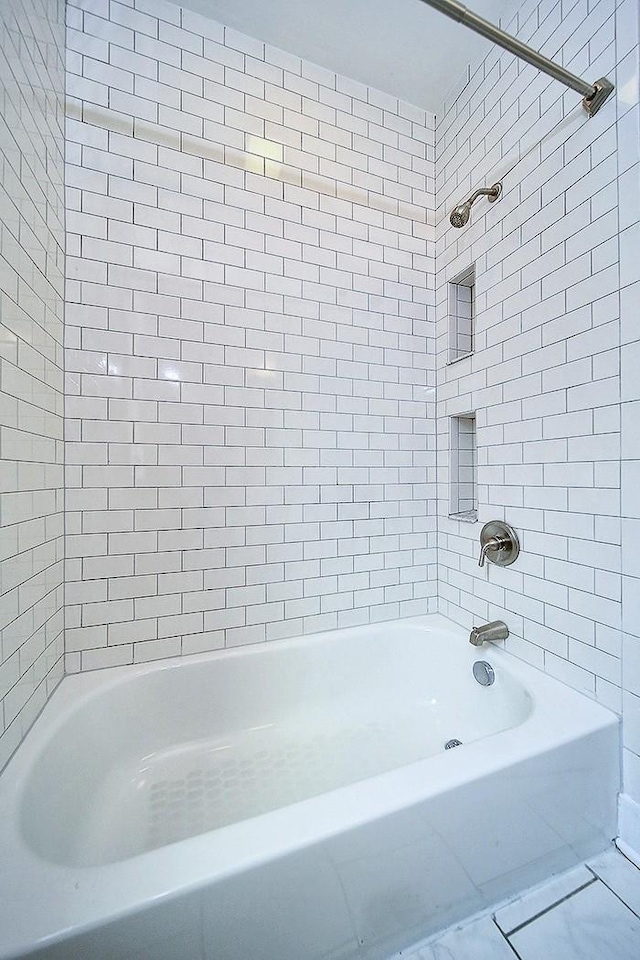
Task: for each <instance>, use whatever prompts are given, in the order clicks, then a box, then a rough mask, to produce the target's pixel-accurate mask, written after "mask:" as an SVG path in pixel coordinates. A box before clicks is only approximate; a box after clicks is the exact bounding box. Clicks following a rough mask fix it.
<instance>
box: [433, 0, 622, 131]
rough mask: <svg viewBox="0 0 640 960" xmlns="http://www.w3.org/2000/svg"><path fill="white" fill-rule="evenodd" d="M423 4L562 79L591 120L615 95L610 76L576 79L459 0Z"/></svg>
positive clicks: (550, 74) (555, 78)
mask: <svg viewBox="0 0 640 960" xmlns="http://www.w3.org/2000/svg"><path fill="white" fill-rule="evenodd" d="M422 2H423V3H426V4H427V5H428V6H430V7H433V8H434V10H439V11H440V13H444V14H445V16H447V17H451V19H452V20H457V21H458V22H459V23H463V24H464V25H465V26H466V27H469V29H470V30H475V32H476V33H479V34H480V35H481V36H483V37H486V38H487V39H488V40H491V41H493V43H497V44H498V46H499V47H504V49H505V50H508V51H509V53H513V54H515V56H516V57H520V59H521V60H526V61H527V63H530V64H531V65H532V66H534V67H537V69H538V70H541V71H542V72H543V73H548V74H549V76H550V77H553V78H554V80H559V81H560V83H564V84H565V86H567V87H571V89H572V90H576V91H577V92H578V93H581V94H582V96H583V98H584V99H583V101H582V105H583V106H584V108H585V110H586V111H587V113H588V114H589V116H590V117H593V116H595V114H596V113H597V112H598V110H599V109H600V107H601V106H602V104H603V103H604V102H605V100H606V99H607V97H608V96H609V95H610V94H611V93H613V90H614V86H613V84H612V83H611V81H610V80H607V78H606V77H601V78H600V80H596V82H595V83H587V82H586V81H585V80H581V79H580V77H576V75H575V74H574V73H570V72H569V71H568V70H565V68H564V67H560V66H559V65H558V64H557V63H554V62H553V60H548V59H547V57H543V56H542V54H541V53H538V51H537V50H534V49H533V48H532V47H528V46H527V45H526V43H522V42H521V41H520V40H516V39H515V37H512V36H510V35H509V34H508V33H505V31H504V30H500V28H499V27H496V26H495V25H494V24H493V23H490V22H489V20H484V19H483V18H482V17H479V16H478V14H477V13H474V12H473V11H472V10H468V9H467V7H465V6H463V5H462V4H461V3H458V2H457V0H422Z"/></svg>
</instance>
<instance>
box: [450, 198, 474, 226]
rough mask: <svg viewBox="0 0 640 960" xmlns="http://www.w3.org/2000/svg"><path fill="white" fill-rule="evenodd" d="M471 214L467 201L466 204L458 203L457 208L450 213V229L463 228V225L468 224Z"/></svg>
mask: <svg viewBox="0 0 640 960" xmlns="http://www.w3.org/2000/svg"><path fill="white" fill-rule="evenodd" d="M470 214H471V204H470V203H469V201H468V200H467V201H466V203H459V204H458V206H457V207H454V208H453V210H452V211H451V215H450V217H449V220H450V221H451V226H452V227H464V226H465V224H467V223H468V222H469V216H470Z"/></svg>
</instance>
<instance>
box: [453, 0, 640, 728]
mask: <svg viewBox="0 0 640 960" xmlns="http://www.w3.org/2000/svg"><path fill="white" fill-rule="evenodd" d="M637 12H638V8H637V2H636V0H622V2H618V3H617V2H616V0H598V2H593V0H589V2H588V0H563V2H557V0H553V2H551V0H544V2H542V3H534V2H525V3H524V4H523V5H522V6H521V8H520V11H519V13H518V14H517V15H516V16H515V18H514V19H513V21H512V22H511V23H509V24H507V25H506V28H507V29H508V30H509V31H510V32H514V33H516V34H517V36H518V37H520V38H521V39H522V40H524V41H525V42H527V43H530V44H531V45H532V46H533V47H535V48H538V49H541V50H542V52H543V53H545V54H547V55H548V56H550V57H552V58H554V59H556V60H558V61H559V62H560V63H562V64H564V65H565V66H566V67H568V68H569V69H570V70H572V71H573V72H575V73H577V74H579V75H581V76H584V77H585V78H586V79H588V80H596V79H597V78H598V77H601V76H603V75H608V76H610V77H611V78H612V79H613V80H614V82H615V83H616V93H615V97H612V98H611V99H610V101H609V102H607V104H606V105H605V106H604V107H603V108H602V109H601V111H600V112H599V113H598V114H597V116H595V117H594V118H592V119H587V117H586V114H585V113H584V112H583V110H582V107H581V104H580V97H579V95H577V94H575V93H573V92H572V91H569V90H566V89H565V88H564V87H563V86H561V85H560V84H559V83H557V82H555V81H553V80H550V79H549V78H548V77H545V76H544V75H542V74H540V73H538V72H537V71H535V70H534V69H533V68H532V67H529V66H527V65H525V64H523V63H518V62H517V61H516V60H515V59H514V58H513V57H512V56H510V55H508V54H506V53H504V54H503V53H500V52H499V51H494V52H493V53H492V54H491V55H490V56H489V57H488V58H487V59H486V60H485V61H484V62H483V63H482V64H480V66H479V67H478V68H477V69H476V70H474V71H473V72H472V75H471V78H470V80H469V82H468V83H466V84H465V85H463V86H462V88H461V89H460V90H459V91H458V92H457V94H455V95H453V96H452V97H451V98H450V101H449V103H448V105H447V107H446V110H445V113H444V116H443V117H442V118H441V119H439V121H438V124H437V127H436V169H437V199H438V227H437V230H438V240H437V258H438V259H437V265H438V280H437V308H436V309H437V318H438V320H437V323H438V417H439V422H438V429H439V478H440V494H439V521H438V522H439V548H440V551H439V561H440V567H439V569H440V609H441V610H442V612H443V613H446V614H448V615H449V616H451V617H453V619H455V620H457V621H459V622H461V623H463V624H465V625H468V626H470V625H471V624H472V623H473V622H474V621H475V622H478V621H480V622H481V621H486V620H492V619H497V618H501V619H504V620H505V621H506V623H507V624H508V626H509V628H510V630H511V638H510V639H509V641H508V642H507V644H508V648H509V649H510V650H511V651H512V652H514V653H515V654H517V655H518V656H520V657H523V658H525V659H527V660H529V661H531V662H532V663H534V664H535V665H536V666H538V667H541V668H542V669H544V670H546V671H547V672H548V673H551V674H553V675H554V676H556V677H559V678H560V679H561V680H563V681H565V682H566V683H568V684H570V685H571V686H573V687H576V688H578V689H583V690H585V691H587V693H588V694H589V695H591V696H594V697H596V698H597V699H599V700H601V701H602V702H603V703H605V704H607V705H609V706H611V707H613V708H614V709H616V710H620V709H621V706H622V698H621V682H622V681H621V655H622V643H621V625H622V621H621V587H622V582H621V547H620V544H621V524H620V461H619V458H620V399H621V396H620V316H621V313H620V302H621V297H622V301H623V303H629V305H630V308H631V309H632V310H634V311H635V314H634V321H631V320H629V321H628V327H629V328H631V327H632V326H634V327H637V323H636V322H635V321H636V320H637V296H636V301H635V302H633V299H632V296H631V297H630V294H632V290H631V287H630V285H631V284H632V282H633V280H634V278H636V277H637V275H638V245H637V220H638V204H637V192H636V193H634V190H633V188H632V181H633V184H636V185H637V179H636V180H633V175H630V174H629V170H628V166H629V163H631V162H635V160H637V156H636V157H635V158H634V157H632V153H633V150H631V147H630V144H631V141H633V143H634V144H635V149H636V150H637V139H636V140H633V138H634V136H636V138H637V132H636V133H635V134H634V125H635V124H637V85H636V84H637V49H636V44H637ZM617 148H618V149H617ZM619 175H621V179H620V181H619V183H618V181H617V178H618V176H619ZM636 177H637V168H636ZM499 179H502V180H503V186H504V193H503V196H502V197H501V199H499V200H498V201H497V202H496V203H495V204H489V203H487V202H486V201H483V200H479V201H478V202H477V203H476V205H475V206H474V208H473V211H472V214H471V220H470V223H469V225H468V226H467V227H465V228H463V229H454V228H453V227H452V226H451V225H450V224H449V220H448V213H449V211H450V209H451V208H452V206H454V205H455V204H456V203H459V202H460V201H462V200H463V199H465V196H466V195H468V194H469V193H470V192H471V190H472V189H473V188H475V187H478V186H482V185H484V184H487V185H491V184H492V183H493V182H495V181H496V180H499ZM619 192H620V207H618V197H619ZM631 200H633V203H631V202H630V201H631ZM472 262H475V267H476V304H477V317H476V352H475V355H474V356H473V357H471V358H469V359H463V360H460V361H459V362H457V363H455V364H451V365H447V281H448V280H450V279H452V278H453V277H455V276H456V275H458V274H459V273H460V272H461V271H462V270H464V269H466V268H467V267H468V266H469V264H470V263H472ZM631 305H632V306H631ZM632 336H633V337H634V338H635V336H636V334H630V333H628V334H627V339H630V338H631V337H632ZM636 366H637V364H636ZM633 378H634V383H635V382H636V381H637V372H635V371H634V375H633ZM628 399H629V400H630V399H631V397H628ZM469 411H475V413H476V423H477V443H478V461H479V466H478V482H479V518H478V523H475V524H470V523H463V522H460V521H457V520H453V519H449V517H448V516H447V513H448V480H449V477H448V462H449V452H448V437H449V418H450V417H451V416H453V415H455V414H464V413H467V412H469ZM635 497H636V498H637V493H636V494H635ZM635 502H637V499H636V500H635ZM492 519H505V520H507V521H508V522H510V523H511V524H512V525H513V526H514V527H515V528H516V530H517V531H518V534H519V536H520V540H521V547H522V553H521V555H520V557H519V559H518V561H517V563H516V564H515V565H514V566H513V567H508V568H502V569H501V568H499V567H496V566H493V565H488V566H487V567H486V568H485V569H483V570H481V569H479V568H478V552H479V542H478V537H479V532H480V528H481V526H482V524H483V523H485V522H486V521H488V520H492ZM628 572H629V573H631V572H632V571H631V569H629V571H628ZM628 615H629V613H628V612H627V616H628ZM634 649H635V648H634ZM638 692H639V693H640V689H639V690H638Z"/></svg>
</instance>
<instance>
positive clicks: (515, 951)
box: [491, 917, 522, 960]
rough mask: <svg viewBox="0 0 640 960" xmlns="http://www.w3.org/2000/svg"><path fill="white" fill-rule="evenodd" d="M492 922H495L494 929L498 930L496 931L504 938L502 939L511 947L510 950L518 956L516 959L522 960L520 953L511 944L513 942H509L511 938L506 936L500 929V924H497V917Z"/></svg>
mask: <svg viewBox="0 0 640 960" xmlns="http://www.w3.org/2000/svg"><path fill="white" fill-rule="evenodd" d="M491 920H492V921H493V925H494V927H495V928H496V930H497V931H498V933H499V934H500V936H501V937H502V939H503V940H504V942H505V943H506V944H507V946H508V947H509V949H510V950H511V951H512V952H513V954H514V956H516V957H517V958H518V960H522V958H521V956H520V954H519V953H518V951H517V950H516V948H515V947H514V945H513V944H512V943H511V941H510V940H509V937H508V936H507V934H506V933H503V932H502V930H501V929H500V927H499V926H498V924H497V923H496V921H495V917H492V918H491ZM512 932H513V931H512ZM509 936H510V935H509Z"/></svg>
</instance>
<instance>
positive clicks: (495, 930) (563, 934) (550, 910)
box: [391, 849, 640, 960]
mask: <svg viewBox="0 0 640 960" xmlns="http://www.w3.org/2000/svg"><path fill="white" fill-rule="evenodd" d="M638 958H640V870H638V869H637V868H636V867H635V866H634V865H633V864H632V863H631V862H630V861H629V860H627V859H626V858H625V857H623V856H622V854H621V853H619V852H618V851H617V850H615V849H612V850H610V851H608V852H607V853H605V854H602V855H601V856H599V857H596V858H595V859H593V860H589V861H588V862H587V863H586V864H583V865H581V866H579V867H576V868H575V869H573V870H570V871H569V872H568V873H565V874H563V875H562V876H560V877H556V878H554V879H553V880H550V881H549V882H548V883H546V884H544V885H543V886H541V887H537V888H536V889H534V890H532V891H530V892H528V893H526V894H525V895H524V896H522V897H519V898H518V899H517V900H515V901H513V902H512V903H510V904H508V905H507V906H505V907H502V908H501V909H499V910H497V911H496V913H495V914H494V915H493V916H489V917H482V918H480V919H478V920H473V921H471V922H470V923H467V924H462V925H460V926H458V927H455V928H452V929H450V930H447V931H446V932H445V933H444V934H441V935H440V936H438V937H437V938H436V939H434V940H432V941H430V942H429V943H427V944H424V945H422V946H416V947H414V948H412V949H410V950H405V951H402V952H401V953H399V954H397V955H396V956H395V957H393V958H391V960H638Z"/></svg>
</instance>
